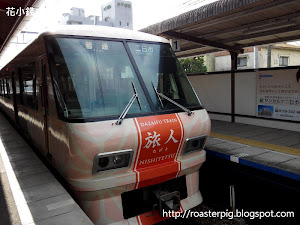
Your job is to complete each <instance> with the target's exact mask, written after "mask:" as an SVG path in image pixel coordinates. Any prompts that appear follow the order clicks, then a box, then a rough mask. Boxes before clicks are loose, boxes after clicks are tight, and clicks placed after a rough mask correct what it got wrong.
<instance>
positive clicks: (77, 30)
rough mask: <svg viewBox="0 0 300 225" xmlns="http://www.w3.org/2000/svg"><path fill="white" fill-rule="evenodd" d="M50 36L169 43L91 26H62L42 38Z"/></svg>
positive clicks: (148, 36)
mask: <svg viewBox="0 0 300 225" xmlns="http://www.w3.org/2000/svg"><path fill="white" fill-rule="evenodd" d="M48 35H72V36H85V37H104V38H118V39H125V40H139V41H152V42H161V43H169V41H168V40H167V39H165V38H162V37H159V36H156V35H152V34H147V33H143V32H139V31H132V30H128V29H123V28H115V27H107V26H91V25H61V26H57V27H55V28H52V29H49V30H47V31H44V32H42V33H41V34H40V36H48Z"/></svg>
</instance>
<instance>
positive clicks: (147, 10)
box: [28, 0, 217, 30]
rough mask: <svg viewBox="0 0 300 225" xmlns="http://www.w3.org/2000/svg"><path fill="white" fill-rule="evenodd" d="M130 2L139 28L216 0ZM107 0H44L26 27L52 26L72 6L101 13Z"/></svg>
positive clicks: (90, 12)
mask: <svg viewBox="0 0 300 225" xmlns="http://www.w3.org/2000/svg"><path fill="white" fill-rule="evenodd" d="M129 1H131V2H132V10H133V26H134V27H133V29H134V30H139V29H141V28H144V27H147V26H149V25H152V24H154V23H158V22H160V21H163V20H165V19H168V18H171V17H174V16H176V15H179V14H181V13H184V12H186V11H189V10H192V9H194V8H196V7H200V6H202V5H205V4H209V3H211V2H215V1H217V0H150V1H149V0H129ZM108 2H110V1H109V0H46V1H45V5H44V6H43V7H41V10H40V12H39V15H37V16H36V18H35V19H34V20H33V21H32V22H31V23H30V26H29V28H28V29H41V27H43V26H44V25H47V26H54V25H56V24H57V22H58V21H59V19H60V18H61V15H62V14H63V13H70V9H71V8H72V7H78V8H84V9H85V14H86V15H85V16H89V15H101V6H102V5H103V4H105V3H108Z"/></svg>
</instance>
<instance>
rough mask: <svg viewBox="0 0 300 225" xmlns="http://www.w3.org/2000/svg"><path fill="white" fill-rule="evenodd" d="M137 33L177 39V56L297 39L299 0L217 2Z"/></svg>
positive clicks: (298, 36) (229, 0)
mask: <svg viewBox="0 0 300 225" xmlns="http://www.w3.org/2000/svg"><path fill="white" fill-rule="evenodd" d="M141 31H143V32H146V33H150V34H156V35H159V36H163V37H166V38H168V39H181V51H180V52H178V53H177V56H178V57H188V56H195V55H201V54H206V53H212V52H218V51H222V50H228V51H231V52H237V53H242V52H243V48H245V47H249V46H258V45H265V44H272V43H278V42H286V41H294V40H299V39H300V1H299V0H219V1H217V2H214V3H211V4H208V5H205V6H202V7H200V8H197V9H195V10H192V11H189V12H186V13H183V14H181V15H179V16H176V17H173V18H171V19H168V20H165V21H162V22H160V23H157V24H154V25H151V26H149V27H146V28H144V29H142V30H141Z"/></svg>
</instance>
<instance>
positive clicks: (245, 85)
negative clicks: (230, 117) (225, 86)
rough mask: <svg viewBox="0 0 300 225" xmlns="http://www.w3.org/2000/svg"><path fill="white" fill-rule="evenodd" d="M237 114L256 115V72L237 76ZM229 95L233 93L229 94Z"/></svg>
mask: <svg viewBox="0 0 300 225" xmlns="http://www.w3.org/2000/svg"><path fill="white" fill-rule="evenodd" d="M235 84H236V85H235V113H236V114H241V115H247V116H255V115H256V72H249V73H237V74H236V75H235ZM228 94H229V95H230V94H231V93H228Z"/></svg>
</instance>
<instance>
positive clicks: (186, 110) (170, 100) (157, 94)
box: [151, 82, 193, 116]
mask: <svg viewBox="0 0 300 225" xmlns="http://www.w3.org/2000/svg"><path fill="white" fill-rule="evenodd" d="M151 83H152V87H153V89H154V92H155V94H156V96H157V98H158V100H159V102H160V104H161V106H162V108H164V105H163V103H162V101H161V98H160V97H163V98H164V99H166V100H168V101H169V102H171V103H173V104H174V105H176V106H178V107H179V108H181V109H182V110H183V111H185V112H186V113H187V114H188V116H190V115H192V114H193V112H192V111H191V110H189V109H188V108H186V107H184V106H183V105H181V104H179V103H177V102H175V101H173V100H172V99H170V98H168V97H167V96H165V95H164V94H162V93H160V92H158V91H157V90H156V88H155V87H154V84H153V82H151Z"/></svg>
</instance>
